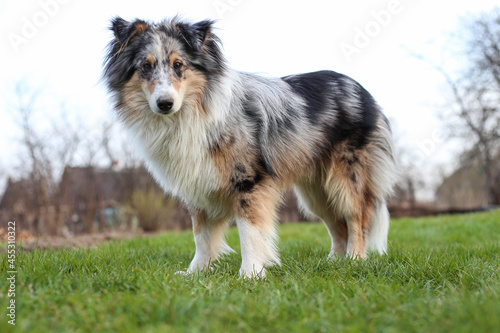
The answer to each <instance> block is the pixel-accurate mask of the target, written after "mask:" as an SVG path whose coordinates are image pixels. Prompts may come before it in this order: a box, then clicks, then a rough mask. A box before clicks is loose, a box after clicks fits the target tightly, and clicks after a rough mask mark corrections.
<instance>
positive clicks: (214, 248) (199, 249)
mask: <svg viewBox="0 0 500 333" xmlns="http://www.w3.org/2000/svg"><path fill="white" fill-rule="evenodd" d="M192 221H193V233H194V242H195V245H196V253H195V255H194V258H193V260H192V261H191V264H190V265H189V268H188V269H187V271H185V272H177V273H178V274H188V273H194V272H199V271H203V270H205V269H207V268H209V267H210V264H211V263H213V262H214V261H215V260H217V258H218V256H219V255H221V254H225V253H230V252H234V250H233V249H231V248H230V247H229V246H228V245H227V243H226V242H225V239H224V233H225V231H226V229H227V227H228V224H227V223H226V222H225V221H221V220H212V219H209V218H207V215H206V213H205V212H203V211H193V212H192Z"/></svg>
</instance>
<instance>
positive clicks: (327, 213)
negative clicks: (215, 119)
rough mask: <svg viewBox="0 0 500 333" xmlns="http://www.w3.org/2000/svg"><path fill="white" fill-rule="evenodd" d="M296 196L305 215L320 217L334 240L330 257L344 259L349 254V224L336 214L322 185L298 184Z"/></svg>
mask: <svg viewBox="0 0 500 333" xmlns="http://www.w3.org/2000/svg"><path fill="white" fill-rule="evenodd" d="M295 195H296V196H297V199H298V202H299V204H300V207H301V208H302V212H303V213H304V214H306V215H309V216H310V217H311V218H314V217H318V218H320V219H321V220H322V221H323V223H324V224H325V226H326V228H327V230H328V234H329V235H330V237H331V239H332V245H331V250H330V254H329V255H328V257H329V258H334V257H344V256H345V255H346V253H347V239H348V237H347V236H348V230H347V223H346V220H345V219H344V218H343V217H342V216H340V215H339V214H336V213H335V210H334V207H332V205H330V203H329V201H330V199H329V198H328V195H327V193H326V192H325V191H324V189H323V188H322V186H321V184H320V183H319V182H316V183H304V184H297V185H296V186H295Z"/></svg>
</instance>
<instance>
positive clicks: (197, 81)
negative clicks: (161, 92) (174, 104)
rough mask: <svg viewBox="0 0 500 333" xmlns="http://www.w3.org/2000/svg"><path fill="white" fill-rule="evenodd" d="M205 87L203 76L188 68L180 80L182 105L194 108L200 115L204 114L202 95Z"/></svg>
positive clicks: (205, 82) (205, 81)
mask: <svg viewBox="0 0 500 333" xmlns="http://www.w3.org/2000/svg"><path fill="white" fill-rule="evenodd" d="M174 86H175V85H174ZM206 86H207V80H206V78H205V76H204V75H203V74H201V73H200V72H198V71H194V70H191V69H189V68H188V69H186V70H185V71H184V79H183V80H181V82H180V88H179V89H180V91H184V102H183V103H185V104H187V105H190V106H191V107H193V108H196V109H197V110H198V112H200V113H201V114H202V115H203V114H206V111H205V108H204V107H203V94H204V93H205V88H206Z"/></svg>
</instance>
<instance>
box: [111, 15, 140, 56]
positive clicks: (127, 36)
mask: <svg viewBox="0 0 500 333" xmlns="http://www.w3.org/2000/svg"><path fill="white" fill-rule="evenodd" d="M147 27H148V25H147V23H146V22H144V21H143V20H139V19H137V20H135V21H134V22H128V21H125V20H124V19H122V18H121V17H115V18H114V19H112V20H111V27H110V30H113V33H114V34H115V41H116V42H117V43H118V44H119V45H120V47H121V49H123V48H124V47H125V46H127V44H128V43H129V42H130V41H131V40H132V39H133V38H134V37H136V36H138V35H140V34H141V33H143V32H144V31H146V29H147Z"/></svg>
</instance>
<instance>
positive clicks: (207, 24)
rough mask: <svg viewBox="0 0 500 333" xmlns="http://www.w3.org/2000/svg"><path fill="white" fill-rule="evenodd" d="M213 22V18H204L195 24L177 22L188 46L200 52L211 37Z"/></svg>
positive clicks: (178, 28)
mask: <svg viewBox="0 0 500 333" xmlns="http://www.w3.org/2000/svg"><path fill="white" fill-rule="evenodd" d="M213 24H214V21H212V20H203V21H201V22H198V23H194V24H189V23H184V22H179V23H177V24H176V28H177V31H179V32H180V34H181V35H182V37H183V39H184V41H185V44H186V46H187V47H188V48H189V49H191V50H194V51H197V52H200V51H202V50H204V46H205V45H206V44H207V41H208V40H209V38H210V33H211V30H212V25H213Z"/></svg>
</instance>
